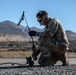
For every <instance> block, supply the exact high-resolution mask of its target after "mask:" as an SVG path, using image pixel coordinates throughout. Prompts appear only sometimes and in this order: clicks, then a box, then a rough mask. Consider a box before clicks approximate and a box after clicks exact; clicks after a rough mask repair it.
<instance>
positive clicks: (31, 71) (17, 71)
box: [0, 65, 76, 75]
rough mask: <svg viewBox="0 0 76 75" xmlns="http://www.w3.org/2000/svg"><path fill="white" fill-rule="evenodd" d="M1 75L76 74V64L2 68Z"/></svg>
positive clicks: (0, 69)
mask: <svg viewBox="0 0 76 75" xmlns="http://www.w3.org/2000/svg"><path fill="white" fill-rule="evenodd" d="M0 75H76V65H69V66H65V67H63V66H49V67H48V66H46V67H24V66H23V67H15V68H0Z"/></svg>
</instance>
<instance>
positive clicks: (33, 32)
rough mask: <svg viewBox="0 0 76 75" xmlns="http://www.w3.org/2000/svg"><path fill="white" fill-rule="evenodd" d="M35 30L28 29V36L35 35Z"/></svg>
mask: <svg viewBox="0 0 76 75" xmlns="http://www.w3.org/2000/svg"><path fill="white" fill-rule="evenodd" d="M36 34H37V32H36V31H33V30H30V31H29V35H30V36H36Z"/></svg>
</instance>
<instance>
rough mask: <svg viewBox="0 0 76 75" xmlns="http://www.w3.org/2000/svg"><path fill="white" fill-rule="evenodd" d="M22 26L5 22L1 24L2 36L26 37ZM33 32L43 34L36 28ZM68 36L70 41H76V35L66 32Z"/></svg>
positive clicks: (32, 28) (0, 31)
mask: <svg viewBox="0 0 76 75" xmlns="http://www.w3.org/2000/svg"><path fill="white" fill-rule="evenodd" d="M21 28H22V26H21V25H20V26H17V24H16V23H14V22H11V21H8V20H7V21H3V22H0V33H1V34H11V35H12V34H16V35H24V33H23V32H22V29H21ZM31 30H35V31H39V32H42V31H43V29H39V28H36V27H31ZM66 34H67V37H68V39H69V40H76V33H74V32H72V31H70V30H66Z"/></svg>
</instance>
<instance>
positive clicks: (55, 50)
mask: <svg viewBox="0 0 76 75" xmlns="http://www.w3.org/2000/svg"><path fill="white" fill-rule="evenodd" d="M36 17H37V21H38V22H39V23H40V25H44V26H45V29H44V31H43V32H36V31H33V30H30V31H29V35H30V36H39V39H38V43H39V47H38V50H36V53H34V54H33V57H34V58H36V57H37V55H38V54H39V53H41V56H40V58H39V60H38V63H39V64H40V65H41V66H50V65H54V64H56V62H57V61H58V60H60V61H61V62H62V65H63V66H65V65H67V62H66V57H65V51H67V50H68V48H69V42H68V39H67V37H66V33H65V31H64V29H63V27H62V24H61V23H60V21H59V20H58V19H56V18H51V17H49V16H48V13H47V12H46V11H44V10H41V11H39V12H38V13H37V15H36Z"/></svg>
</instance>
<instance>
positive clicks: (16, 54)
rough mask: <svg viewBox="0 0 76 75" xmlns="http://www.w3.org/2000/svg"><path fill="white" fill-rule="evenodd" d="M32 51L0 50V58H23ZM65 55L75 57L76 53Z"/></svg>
mask: <svg viewBox="0 0 76 75" xmlns="http://www.w3.org/2000/svg"><path fill="white" fill-rule="evenodd" d="M31 55H32V51H2V52H0V58H25V57H26V56H31ZM65 55H66V57H76V53H73V52H67V53H66V54H65Z"/></svg>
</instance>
